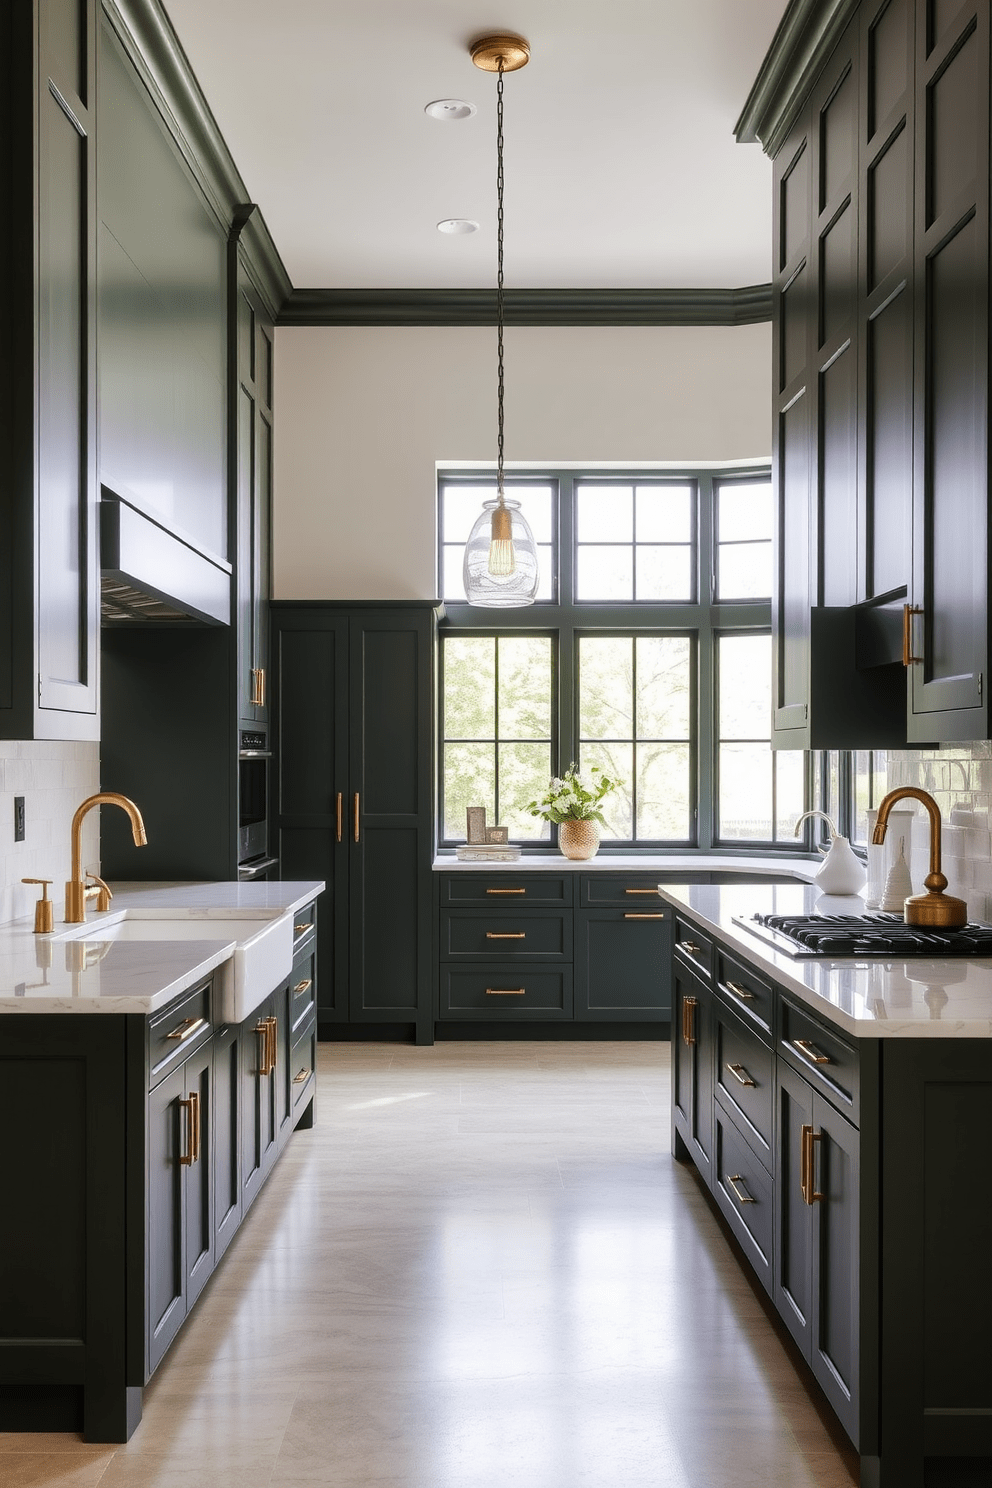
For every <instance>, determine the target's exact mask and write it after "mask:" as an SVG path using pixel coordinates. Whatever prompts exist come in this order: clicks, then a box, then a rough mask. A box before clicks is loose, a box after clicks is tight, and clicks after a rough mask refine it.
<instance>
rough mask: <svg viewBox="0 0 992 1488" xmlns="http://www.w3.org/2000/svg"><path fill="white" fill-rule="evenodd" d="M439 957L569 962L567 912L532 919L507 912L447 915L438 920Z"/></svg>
mask: <svg viewBox="0 0 992 1488" xmlns="http://www.w3.org/2000/svg"><path fill="white" fill-rule="evenodd" d="M441 955H442V956H457V957H459V958H461V957H468V956H470V957H472V958H473V959H476V958H481V959H485V960H486V961H493V960H495V959H496V957H501V956H513V957H514V958H516V959H522V960H532V959H533V958H534V957H535V956H540V957H542V958H543V957H545V956H548V957H552V958H554V959H555V960H566V961H570V960H571V959H572V916H571V912H568V913H565V914H557V915H535V914H530V913H527V914H522V913H520V912H517V913H514V912H512V911H508V912H507V913H500V914H472V913H471V911H464V912H459V911H458V910H452V911H449V912H448V913H447V914H445V915H443V916H442V919H441Z"/></svg>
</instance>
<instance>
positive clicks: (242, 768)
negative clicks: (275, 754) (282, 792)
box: [238, 729, 278, 880]
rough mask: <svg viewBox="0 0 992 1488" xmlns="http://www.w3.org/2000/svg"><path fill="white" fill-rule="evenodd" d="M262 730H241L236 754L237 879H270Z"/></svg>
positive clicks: (265, 745)
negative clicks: (239, 743) (239, 744)
mask: <svg viewBox="0 0 992 1488" xmlns="http://www.w3.org/2000/svg"><path fill="white" fill-rule="evenodd" d="M271 758H272V753H271V751H270V749H269V747H268V736H267V735H266V733H265V730H264V729H242V731H241V748H240V750H239V752H238V878H239V879H242V880H251V879H265V878H269V877H270V876H271V877H274V876H275V873H274V870H275V868H276V867H277V866H278V859H276V858H275V857H273V856H272V855H271V854H270V852H269V761H270V760H271Z"/></svg>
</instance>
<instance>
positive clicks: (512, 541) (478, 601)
mask: <svg viewBox="0 0 992 1488" xmlns="http://www.w3.org/2000/svg"><path fill="white" fill-rule="evenodd" d="M472 61H473V62H474V63H475V65H476V67H481V68H482V69H483V71H484V72H495V73H497V74H498V76H497V82H496V361H497V379H496V424H497V444H496V496H495V499H493V500H490V501H484V502H483V504H482V514H481V516H479V517H477V518H476V521H475V525H474V526H473V528H472V531H471V533H470V534H469V539H468V542H467V543H466V545H465V559H464V562H463V564H462V578H463V581H464V584H465V598H466V599H467V600H468V602H469V604H470V605H484V606H486V607H493V608H504V609H505V608H511V607H514V606H518V605H529V604H533V603H534V599H535V597H536V595H537V585H538V579H539V578H540V573H539V570H538V563H537V546H536V544H535V542H534V534H533V533H532V532H531V530H530V527H529V526H528V525H527V522H526V520H525V519H524V516H523V513H522V512H521V510H520V503H519V501H508V500H507V498H506V493H505V491H504V489H503V74H504V72H515V71H516V69H517V68H518V67H525V66H526V65H527V63H528V62H529V61H530V48H529V46H528V45H527V43H526V42H525V41H524V40H523V39H522V38H521V37H519V36H486V37H483V38H482V39H481V40H480V41H477V42H476V43H475V44H474V46H473V47H472Z"/></svg>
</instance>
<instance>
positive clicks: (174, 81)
mask: <svg viewBox="0 0 992 1488" xmlns="http://www.w3.org/2000/svg"><path fill="white" fill-rule="evenodd" d="M102 3H103V12H104V15H105V17H106V20H107V22H108V24H109V25H110V27H111V29H112V30H113V33H114V35H115V36H116V37H117V40H118V42H119V43H120V45H121V46H122V47H123V49H124V53H125V55H126V56H127V58H128V61H129V62H130V63H131V65H132V66H133V67H134V69H135V71H136V72H137V74H138V76H139V77H140V79H141V81H142V83H143V84H144V87H145V89H146V90H147V92H148V95H149V97H150V98H151V101H152V103H153V104H154V105H155V108H156V109H157V111H158V113H159V115H160V117H161V119H162V122H163V124H164V126H165V128H166V129H167V131H168V133H169V134H170V136H171V137H172V139H173V141H174V142H175V145H176V147H177V149H178V150H179V153H180V154H181V156H182V157H183V159H184V160H185V162H186V164H187V166H188V167H189V169H190V171H191V172H192V174H193V176H194V178H195V179H196V181H197V183H198V184H199V187H200V190H201V191H202V192H203V195H204V197H205V198H206V201H207V204H208V206H209V207H210V209H211V211H212V212H213V214H214V216H215V217H216V218H217V221H218V223H219V224H220V226H221V227H222V228H223V230H224V232H225V233H228V232H230V229H231V225H232V222H233V220H234V214H235V208H236V207H237V206H238V204H239V203H242V202H246V201H247V200H248V188H247V187H246V186H245V183H244V181H242V179H241V176H240V174H239V172H238V168H237V166H236V165H235V163H234V160H233V158H232V156H231V152H230V150H229V149H228V148H227V144H226V143H225V140H224V136H223V135H222V134H221V132H220V129H219V128H218V125H217V120H216V119H215V118H214V116H213V114H212V113H211V110H210V105H209V104H208V103H207V100H206V98H205V97H204V95H203V92H202V90H201V88H200V85H199V83H198V82H197V80H196V74H195V73H194V71H193V69H192V67H191V66H190V63H189V58H188V57H187V56H186V53H185V52H184V51H183V48H182V45H181V43H180V41H179V38H178V37H177V35H176V33H175V32H174V31H173V29H172V24H171V22H170V21H169V18H168V16H167V15H166V13H165V11H164V10H163V9H162V6H161V5H160V4H159V0H102ZM242 241H243V242H244V245H245V247H246V249H247V251H248V252H249V253H250V254H251V256H252V258H253V260H254V262H255V265H256V269H257V272H258V274H259V276H260V278H261V280H262V284H261V286H260V288H261V289H262V291H263V293H264V295H265V298H266V299H267V300H268V301H269V302H270V306H269V308H270V309H271V310H272V313H273V315H275V313H276V312H277V311H278V309H279V306H280V305H281V304H282V302H283V301H284V300H285V299H286V298H287V296H288V295H289V294H290V292H291V291H292V287H293V286H292V283H291V281H290V278H289V275H288V274H287V272H286V268H285V265H284V264H283V261H282V259H281V258H280V256H279V250H278V249H277V248H276V245H275V243H274V242H273V240H272V236H271V234H270V233H269V230H268V228H267V227H266V225H265V221H264V219H263V217H262V214H261V213H260V212H256V213H255V214H254V215H253V217H252V219H251V221H250V223H249V224H248V225H247V227H246V228H245V231H244V234H243V239H242Z"/></svg>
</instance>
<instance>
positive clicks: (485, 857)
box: [455, 842, 520, 863]
mask: <svg viewBox="0 0 992 1488" xmlns="http://www.w3.org/2000/svg"><path fill="white" fill-rule="evenodd" d="M455 856H456V857H457V858H458V860H459V862H461V863H515V862H516V861H517V859H518V858H519V856H520V848H519V847H511V846H510V844H509V843H507V842H488V843H487V842H466V843H465V844H464V845H463V846H462V847H456V848H455Z"/></svg>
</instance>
